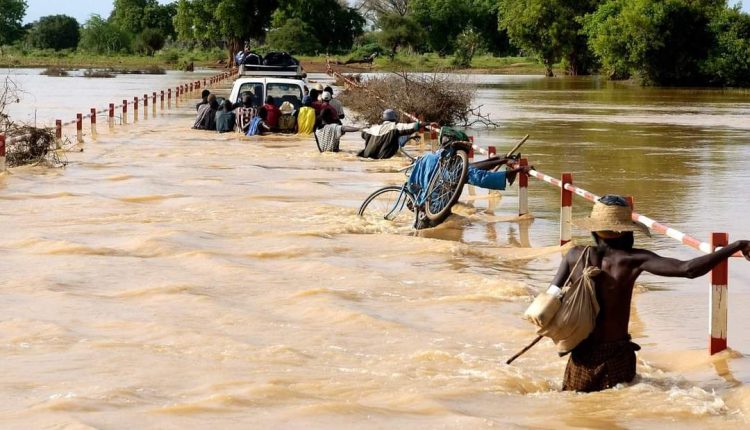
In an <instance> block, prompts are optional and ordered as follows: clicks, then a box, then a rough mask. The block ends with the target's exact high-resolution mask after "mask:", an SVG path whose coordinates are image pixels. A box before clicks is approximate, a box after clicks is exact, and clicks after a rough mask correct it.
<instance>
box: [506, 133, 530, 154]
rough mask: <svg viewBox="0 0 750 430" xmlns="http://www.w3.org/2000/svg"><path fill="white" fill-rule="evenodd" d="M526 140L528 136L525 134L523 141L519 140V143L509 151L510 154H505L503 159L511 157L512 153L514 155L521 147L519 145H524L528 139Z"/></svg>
mask: <svg viewBox="0 0 750 430" xmlns="http://www.w3.org/2000/svg"><path fill="white" fill-rule="evenodd" d="M528 138H529V135H528V134H527V135H526V136H524V137H523V139H521V140H520V141H519V142H518V143H517V144H516V146H514V147H513V149H511V150H510V152H508V153H507V154H505V158H508V157H510V156H511V155H513V153H514V152H516V151H518V148H520V147H521V145H523V144H524V143H525V142H526V139H528Z"/></svg>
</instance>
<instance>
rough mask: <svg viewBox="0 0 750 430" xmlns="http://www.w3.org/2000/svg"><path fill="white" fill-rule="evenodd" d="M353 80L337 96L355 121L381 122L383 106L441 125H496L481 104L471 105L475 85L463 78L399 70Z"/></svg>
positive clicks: (354, 77)
mask: <svg viewBox="0 0 750 430" xmlns="http://www.w3.org/2000/svg"><path fill="white" fill-rule="evenodd" d="M352 80H353V81H355V82H357V85H350V86H349V87H348V88H347V89H346V90H345V91H344V92H343V93H342V94H341V95H340V96H339V97H340V98H341V101H342V102H343V103H344V105H345V106H346V107H347V109H349V110H350V111H351V112H352V113H353V114H354V116H355V119H356V120H360V121H364V122H367V123H370V124H376V123H380V122H381V115H382V113H383V111H384V110H385V109H395V110H396V111H397V112H409V113H411V114H413V115H415V116H417V117H422V118H424V120H425V121H427V122H437V123H438V124H440V125H458V126H464V127H469V126H472V125H484V126H488V127H496V126H497V124H496V123H494V122H493V121H492V120H491V119H490V117H489V115H486V114H482V113H481V106H478V107H472V106H471V102H472V100H473V98H474V93H475V92H476V88H475V87H474V85H472V84H470V83H469V82H468V81H467V79H466V78H461V77H459V76H456V75H448V74H442V73H432V74H408V73H405V72H402V73H393V74H390V75H385V76H373V77H368V78H367V79H361V78H360V77H359V76H353V77H352ZM401 121H408V119H407V118H403V117H402V118H401Z"/></svg>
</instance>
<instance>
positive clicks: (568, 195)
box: [560, 173, 573, 245]
mask: <svg viewBox="0 0 750 430" xmlns="http://www.w3.org/2000/svg"><path fill="white" fill-rule="evenodd" d="M566 184H571V185H572V184H573V175H572V174H571V173H563V175H562V188H561V189H560V245H565V244H566V243H568V242H570V240H571V239H572V237H573V193H572V192H571V191H568V190H566V189H565V185H566Z"/></svg>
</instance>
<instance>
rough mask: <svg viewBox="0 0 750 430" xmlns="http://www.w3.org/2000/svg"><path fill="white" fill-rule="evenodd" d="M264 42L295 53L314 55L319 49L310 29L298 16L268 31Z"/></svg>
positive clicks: (273, 47)
mask: <svg viewBox="0 0 750 430" xmlns="http://www.w3.org/2000/svg"><path fill="white" fill-rule="evenodd" d="M266 43H267V44H268V46H270V47H271V48H272V49H275V50H278V51H286V52H289V53H291V54H297V55H314V54H316V53H318V52H319V51H320V50H321V46H320V42H319V41H318V39H317V38H316V37H315V34H314V32H313V31H312V29H311V28H310V27H309V26H308V25H307V24H306V23H305V22H303V21H302V20H301V19H299V18H292V19H290V20H288V21H287V22H286V23H285V24H284V25H283V26H281V27H279V28H274V29H272V30H271V31H270V32H268V35H267V36H266Z"/></svg>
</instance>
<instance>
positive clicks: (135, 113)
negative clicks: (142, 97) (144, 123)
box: [133, 97, 138, 122]
mask: <svg viewBox="0 0 750 430" xmlns="http://www.w3.org/2000/svg"><path fill="white" fill-rule="evenodd" d="M133 122H138V97H133Z"/></svg>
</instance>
